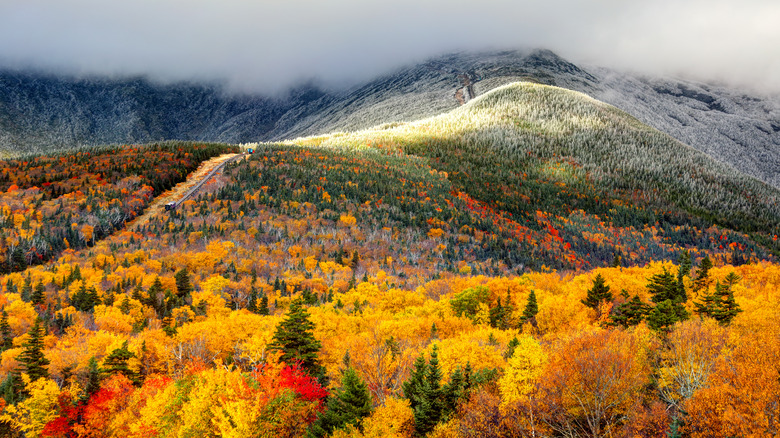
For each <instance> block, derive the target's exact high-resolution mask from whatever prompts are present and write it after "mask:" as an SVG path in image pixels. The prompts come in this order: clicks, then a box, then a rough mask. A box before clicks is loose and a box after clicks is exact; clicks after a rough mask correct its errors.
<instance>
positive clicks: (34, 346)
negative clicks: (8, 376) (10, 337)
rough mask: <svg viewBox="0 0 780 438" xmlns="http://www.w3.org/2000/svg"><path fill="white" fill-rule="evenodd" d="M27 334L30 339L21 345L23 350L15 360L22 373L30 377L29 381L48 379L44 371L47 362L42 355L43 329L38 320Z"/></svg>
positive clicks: (45, 370)
mask: <svg viewBox="0 0 780 438" xmlns="http://www.w3.org/2000/svg"><path fill="white" fill-rule="evenodd" d="M28 334H29V335H30V337H29V339H27V342H25V343H24V344H23V345H22V347H24V350H22V352H21V353H20V354H19V356H18V357H17V358H16V360H17V361H19V363H20V364H21V366H22V368H21V370H22V372H24V373H26V374H27V375H28V376H30V380H32V381H35V380H38V379H40V378H46V377H49V372H48V370H47V369H46V367H48V366H49V360H48V359H46V356H44V355H43V327H41V319H40V318H36V319H35V323H34V324H33V326H32V327H31V328H30V331H29V332H28Z"/></svg>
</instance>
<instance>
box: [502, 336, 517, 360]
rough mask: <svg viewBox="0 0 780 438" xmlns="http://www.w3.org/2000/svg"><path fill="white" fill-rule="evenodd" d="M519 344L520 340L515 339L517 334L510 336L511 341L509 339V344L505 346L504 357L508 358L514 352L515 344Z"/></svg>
mask: <svg viewBox="0 0 780 438" xmlns="http://www.w3.org/2000/svg"><path fill="white" fill-rule="evenodd" d="M518 345H520V341H519V340H518V339H517V336H515V337H514V338H512V340H511V341H509V344H507V346H506V351H505V352H504V359H509V358H510V357H512V356H513V355H514V354H515V349H516V348H517V346H518Z"/></svg>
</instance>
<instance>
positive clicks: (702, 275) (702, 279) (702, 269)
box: [693, 256, 712, 292]
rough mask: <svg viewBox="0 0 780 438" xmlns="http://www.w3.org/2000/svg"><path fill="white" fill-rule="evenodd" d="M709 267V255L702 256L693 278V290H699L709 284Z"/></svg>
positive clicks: (710, 262)
mask: <svg viewBox="0 0 780 438" xmlns="http://www.w3.org/2000/svg"><path fill="white" fill-rule="evenodd" d="M710 269H712V260H710V256H704V258H703V259H702V261H701V264H700V265H699V272H698V273H697V274H696V278H695V279H694V280H693V290H695V291H696V292H699V291H700V290H702V289H705V288H707V286H709V284H710Z"/></svg>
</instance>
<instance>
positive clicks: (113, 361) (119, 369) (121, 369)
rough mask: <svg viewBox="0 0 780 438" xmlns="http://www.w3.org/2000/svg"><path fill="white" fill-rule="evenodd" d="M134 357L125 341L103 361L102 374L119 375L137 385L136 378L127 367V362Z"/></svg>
mask: <svg viewBox="0 0 780 438" xmlns="http://www.w3.org/2000/svg"><path fill="white" fill-rule="evenodd" d="M134 357H135V353H133V352H131V351H130V350H128V349H127V341H125V342H124V343H123V344H122V347H120V348H117V349H114V351H112V352H111V353H110V354H109V355H108V356H106V358H105V359H104V360H103V367H104V372H105V373H106V374H109V375H111V374H114V373H120V374H124V376H125V377H127V378H128V379H129V380H130V381H131V382H133V383H137V382H138V376H137V375H136V373H135V372H134V371H133V370H131V369H130V367H128V365H127V361H129V360H130V359H132V358H134Z"/></svg>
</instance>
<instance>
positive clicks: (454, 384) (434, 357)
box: [403, 345, 471, 436]
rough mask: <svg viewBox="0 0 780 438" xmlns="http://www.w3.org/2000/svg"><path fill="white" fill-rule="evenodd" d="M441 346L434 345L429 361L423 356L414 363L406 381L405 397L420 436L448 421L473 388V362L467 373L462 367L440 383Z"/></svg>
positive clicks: (404, 387) (468, 366)
mask: <svg viewBox="0 0 780 438" xmlns="http://www.w3.org/2000/svg"><path fill="white" fill-rule="evenodd" d="M441 380H442V373H441V369H440V368H439V355H438V347H437V346H436V345H434V346H433V351H432V352H431V357H430V360H429V361H428V363H426V362H425V356H424V355H420V357H418V358H417V360H416V361H415V363H414V370H413V371H412V373H411V375H410V376H409V379H408V380H407V381H406V382H404V384H403V390H404V397H405V398H407V399H408V400H409V402H410V405H411V407H412V410H413V411H414V422H415V431H416V434H417V435H418V436H425V435H426V434H428V433H429V432H431V431H432V430H433V429H434V427H436V424H438V423H439V422H441V421H446V420H447V418H448V417H449V416H450V415H451V414H452V413H453V412H454V411H455V409H456V408H457V405H458V403H459V402H460V401H461V400H463V399H465V398H467V397H468V391H469V389H470V388H471V365H467V366H466V369H465V372H464V371H461V369H460V367H458V368H456V370H455V371H453V373H452V374H451V375H450V383H448V384H447V385H444V386H442V385H441Z"/></svg>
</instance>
